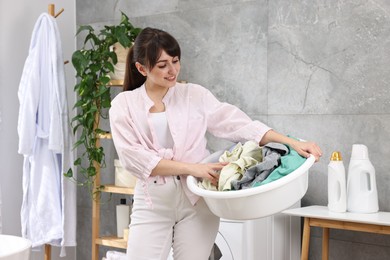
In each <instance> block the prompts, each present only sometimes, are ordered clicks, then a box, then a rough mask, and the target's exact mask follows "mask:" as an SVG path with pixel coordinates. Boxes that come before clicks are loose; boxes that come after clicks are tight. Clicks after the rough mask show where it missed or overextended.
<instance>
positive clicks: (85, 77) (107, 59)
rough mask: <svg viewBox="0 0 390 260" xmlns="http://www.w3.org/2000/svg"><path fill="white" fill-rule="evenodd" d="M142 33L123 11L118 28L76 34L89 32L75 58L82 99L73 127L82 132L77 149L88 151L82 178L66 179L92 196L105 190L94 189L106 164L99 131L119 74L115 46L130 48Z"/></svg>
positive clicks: (78, 162) (79, 163)
mask: <svg viewBox="0 0 390 260" xmlns="http://www.w3.org/2000/svg"><path fill="white" fill-rule="evenodd" d="M140 31H141V29H140V28H136V27H134V26H133V25H132V24H131V23H130V21H129V18H128V17H127V16H126V15H125V14H124V13H123V12H122V13H121V20H120V23H119V24H118V25H106V26H104V28H103V29H101V30H100V31H98V32H96V31H95V29H94V28H93V27H92V26H90V25H85V26H80V27H79V29H78V31H77V34H76V35H79V34H80V33H81V32H86V36H85V39H84V44H83V47H82V48H81V49H79V50H76V51H75V52H74V53H73V55H72V64H73V67H74V68H75V70H76V78H77V79H78V83H77V84H76V85H75V87H74V91H75V92H76V93H77V94H78V97H79V98H78V100H77V102H76V104H75V105H74V108H75V109H77V115H76V116H75V117H74V118H73V119H72V127H73V132H74V134H76V132H77V131H79V134H78V137H77V140H76V142H75V145H74V147H75V148H76V147H81V148H84V149H83V151H84V150H85V151H84V152H83V153H82V154H81V155H80V156H79V157H78V158H76V160H75V161H74V165H75V166H76V167H78V169H79V175H78V177H77V178H76V177H75V176H74V175H73V172H72V169H69V171H68V172H66V173H65V176H66V177H69V178H73V179H75V180H76V181H77V183H78V185H81V186H87V187H88V188H89V190H90V191H91V192H92V193H93V192H96V191H99V189H100V188H102V186H98V187H96V190H94V182H95V179H96V174H97V169H98V167H100V166H104V165H105V160H104V159H105V155H104V150H103V147H100V146H99V145H96V143H97V141H98V139H99V136H100V135H101V134H102V133H105V132H104V131H103V130H102V129H100V128H99V121H100V119H101V118H106V117H107V115H105V114H104V113H102V110H106V111H107V109H108V108H109V107H110V104H111V95H110V90H109V88H110V87H109V86H108V85H109V83H110V80H111V77H110V74H111V73H114V72H115V68H114V65H115V64H116V63H117V61H118V57H117V54H116V52H115V50H114V49H113V48H112V46H114V45H115V44H118V43H119V44H120V45H121V46H123V47H124V48H129V47H130V46H131V45H132V43H133V42H134V40H135V38H136V37H137V35H138V34H139V32H140ZM83 160H86V162H87V163H86V166H83V165H82V161H83ZM80 174H81V175H80Z"/></svg>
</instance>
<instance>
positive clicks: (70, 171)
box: [64, 168, 73, 178]
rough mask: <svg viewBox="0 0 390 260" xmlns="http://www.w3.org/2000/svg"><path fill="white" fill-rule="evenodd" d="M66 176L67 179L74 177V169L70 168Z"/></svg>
mask: <svg viewBox="0 0 390 260" xmlns="http://www.w3.org/2000/svg"><path fill="white" fill-rule="evenodd" d="M64 176H65V177H67V178H71V177H73V170H72V168H69V170H68V171H67V172H65V173H64Z"/></svg>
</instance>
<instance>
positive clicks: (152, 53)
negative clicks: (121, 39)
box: [123, 27, 181, 91]
mask: <svg viewBox="0 0 390 260" xmlns="http://www.w3.org/2000/svg"><path fill="white" fill-rule="evenodd" d="M163 50H164V51H165V52H166V53H167V54H168V55H170V56H172V57H179V59H180V54H181V53H180V46H179V43H178V42H177V41H176V39H175V38H173V36H172V35H170V34H169V33H167V32H164V31H162V30H159V29H155V28H150V27H147V28H145V29H143V30H142V31H141V32H140V33H139V34H138V36H137V38H136V39H135V41H134V45H133V46H132V47H131V48H130V50H129V53H128V54H127V60H126V72H125V80H124V83H123V91H127V90H134V89H136V88H139V87H140V86H141V85H142V84H144V82H145V80H146V78H145V77H144V76H143V75H142V74H141V73H140V72H139V71H138V70H137V68H136V67H135V63H136V62H139V63H141V64H142V65H144V66H146V67H147V68H148V69H149V70H151V69H152V68H153V67H154V66H155V65H156V63H157V61H158V59H159V58H160V56H161V52H162V51H163Z"/></svg>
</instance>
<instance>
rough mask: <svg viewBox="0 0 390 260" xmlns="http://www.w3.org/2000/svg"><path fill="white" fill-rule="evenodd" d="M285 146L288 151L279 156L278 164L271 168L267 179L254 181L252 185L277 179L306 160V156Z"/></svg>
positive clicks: (259, 184)
mask: <svg viewBox="0 0 390 260" xmlns="http://www.w3.org/2000/svg"><path fill="white" fill-rule="evenodd" d="M287 147H288V149H289V150H290V152H289V153H288V154H286V155H284V156H282V157H281V158H280V160H281V163H280V166H278V167H277V168H276V169H275V170H273V171H272V172H271V174H270V175H269V176H268V177H267V179H265V180H264V181H262V182H257V183H254V184H253V186H252V187H257V186H261V185H264V184H267V183H270V182H272V181H275V180H278V179H280V178H282V177H283V176H286V175H288V174H289V173H291V172H293V171H294V170H296V169H297V168H299V167H300V166H301V165H302V164H303V163H304V162H305V161H306V158H304V157H302V156H300V155H299V154H298V153H297V151H295V150H294V149H292V148H291V147H290V146H288V145H287Z"/></svg>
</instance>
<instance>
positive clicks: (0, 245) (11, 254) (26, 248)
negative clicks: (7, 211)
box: [0, 234, 31, 260]
mask: <svg viewBox="0 0 390 260" xmlns="http://www.w3.org/2000/svg"><path fill="white" fill-rule="evenodd" d="M30 252H31V241H30V240H28V239H25V238H22V237H17V236H10V235H1V234H0V260H29V259H30Z"/></svg>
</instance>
